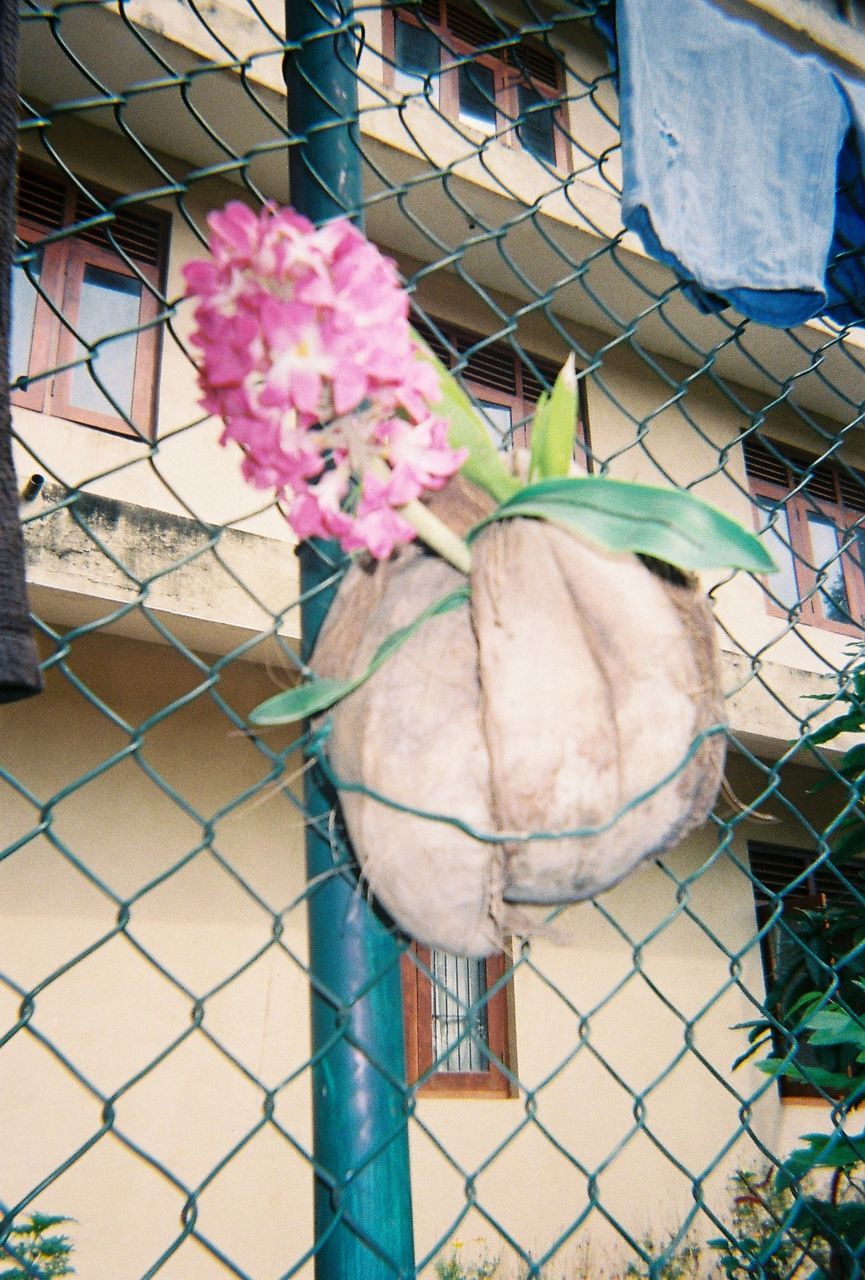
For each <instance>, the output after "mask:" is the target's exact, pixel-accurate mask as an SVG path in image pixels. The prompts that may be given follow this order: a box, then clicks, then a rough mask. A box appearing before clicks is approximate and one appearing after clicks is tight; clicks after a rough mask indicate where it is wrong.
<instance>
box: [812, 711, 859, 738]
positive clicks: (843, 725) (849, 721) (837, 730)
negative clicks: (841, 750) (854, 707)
mask: <svg viewBox="0 0 865 1280" xmlns="http://www.w3.org/2000/svg"><path fill="white" fill-rule="evenodd" d="M862 728H863V724H862V712H861V711H848V712H847V713H846V715H843V716H836V718H835V719H834V720H830V721H829V723H828V724H824V725H822V726H821V728H819V729H815V730H814V732H813V733H809V734H808V742H809V743H813V744H814V745H815V746H819V745H820V743H821V742H831V741H832V739H833V738H837V737H838V736H839V734H842V733H861V732H862Z"/></svg>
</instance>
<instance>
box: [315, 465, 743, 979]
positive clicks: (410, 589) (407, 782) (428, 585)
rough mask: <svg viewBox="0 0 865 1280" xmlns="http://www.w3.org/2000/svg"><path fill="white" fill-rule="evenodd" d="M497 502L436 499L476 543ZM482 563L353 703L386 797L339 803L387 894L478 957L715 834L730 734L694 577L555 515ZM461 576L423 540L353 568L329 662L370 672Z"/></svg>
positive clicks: (432, 933)
mask: <svg viewBox="0 0 865 1280" xmlns="http://www.w3.org/2000/svg"><path fill="white" fill-rule="evenodd" d="M484 506H485V503H484V500H483V497H482V495H478V494H477V492H476V491H474V492H472V491H470V490H469V489H468V487H467V486H466V485H465V483H464V482H463V481H459V482H458V483H455V484H452V485H451V486H449V488H448V491H447V492H446V494H445V495H444V497H442V498H439V499H438V500H437V507H438V512H439V514H444V515H445V517H446V518H447V520H448V523H450V524H451V525H452V527H454V528H456V529H457V530H458V531H459V532H463V531H464V530H465V528H466V527H467V526H468V525H469V524H471V523H473V522H474V521H475V520H477V519H478V518H479V515H480V514H483V511H484ZM472 553H473V561H474V563H473V568H472V575H471V600H470V602H469V603H467V604H466V605H465V606H462V607H460V608H459V609H455V610H453V611H451V612H449V613H445V614H442V615H438V616H435V617H433V618H431V619H430V620H429V621H427V622H425V623H424V625H423V627H422V628H421V629H420V630H419V631H418V632H417V633H416V634H415V635H414V636H412V638H411V639H410V640H408V641H407V642H406V643H405V644H404V645H403V646H402V648H401V649H399V650H398V651H397V652H396V654H395V655H394V656H392V657H391V658H389V659H388V661H387V662H386V663H385V664H384V665H383V666H382V667H380V668H379V670H378V671H377V672H376V674H375V675H374V676H373V677H372V678H371V679H370V680H368V681H367V682H366V683H365V684H363V685H361V686H360V688H358V689H357V690H356V691H355V692H354V693H352V694H351V695H349V696H348V697H347V698H345V699H344V700H343V701H342V702H341V703H339V704H338V705H337V706H336V708H335V709H334V710H333V711H332V712H331V713H330V718H331V721H332V723H331V728H330V733H329V735H328V738H327V754H328V758H329V761H330V763H331V766H332V768H333V771H334V773H335V774H336V776H337V778H338V780H339V781H340V782H341V783H343V784H344V783H352V784H360V785H361V787H363V788H366V789H368V790H369V791H370V792H374V793H375V795H370V794H366V793H365V792H364V791H352V790H342V791H341V796H340V799H341V804H342V808H343V813H344V817H345V821H346V826H347V828H348V832H349V835H350V837H351V841H352V844H353V846H354V849H355V852H356V854H357V857H358V860H359V862H360V864H361V866H362V868H363V872H364V876H365V877H366V879H367V881H368V883H369V885H370V886H371V888H372V891H373V892H374V894H375V895H376V897H377V898H378V900H379V901H380V902H381V903H382V904H383V905H384V906H385V907H386V909H387V910H388V911H389V912H390V914H391V915H392V916H393V918H394V919H395V921H396V922H397V923H398V924H399V925H400V927H401V928H402V929H404V930H405V932H406V933H408V934H410V935H411V936H412V937H414V938H417V939H418V940H419V941H421V942H423V943H426V944H428V945H431V946H436V947H442V948H443V949H445V950H448V951H451V952H455V953H462V954H467V955H477V956H481V955H487V954H489V953H491V952H492V951H494V950H496V949H497V948H498V947H499V946H500V945H501V943H502V939H503V937H504V936H505V935H506V934H507V933H511V932H516V933H523V932H526V931H527V920H528V918H529V916H530V915H534V916H536V915H537V910H536V908H537V905H538V904H553V903H562V902H572V901H575V900H578V899H582V898H590V897H594V896H595V895H596V894H598V893H601V892H602V891H603V890H604V889H607V888H609V887H610V886H612V885H614V884H616V883H617V881H619V880H621V879H622V877H623V876H625V875H627V873H628V872H629V871H631V870H632V869H633V868H634V867H635V866H637V864H638V863H640V862H641V861H642V860H643V859H645V858H650V857H652V856H654V855H657V854H658V853H660V852H662V851H663V850H665V849H668V848H670V847H671V846H672V845H674V844H675V843H676V842H677V841H679V840H680V839H681V838H682V837H683V836H684V835H685V834H686V833H687V832H688V831H690V830H692V829H693V828H694V827H696V826H699V825H700V824H701V823H703V822H704V821H705V819H706V818H707V817H708V815H709V813H710V812H711V810H712V807H713V805H714V803H715V799H716V796H717V793H718V788H719V786H720V782H721V777H722V772H723V765H724V734H723V733H722V732H714V733H711V732H709V731H710V730H718V729H720V728H721V726H722V723H723V711H722V702H721V698H720V693H719V679H718V655H717V650H716V644H715V638H714V623H713V620H712V616H711V613H710V610H709V608H708V605H707V604H706V602H705V600H704V599H703V598H702V596H701V595H700V594H699V593H698V591H697V590H696V587H695V585H694V583H693V582H692V581H691V580H690V579H686V578H685V577H684V576H683V575H680V574H678V573H676V572H675V571H671V570H666V569H665V567H663V566H656V567H652V566H649V565H647V564H646V563H644V562H643V561H642V560H640V559H639V558H638V557H636V556H632V555H609V554H606V553H604V552H602V551H599V550H597V549H595V548H594V547H592V546H590V545H589V544H587V543H586V542H584V541H582V540H581V539H580V538H578V537H576V536H575V535H573V534H571V533H569V532H567V531H565V530H564V529H561V528H557V527H555V526H553V525H551V524H547V523H544V522H541V521H538V520H521V519H512V520H503V521H499V522H497V523H494V524H492V525H489V526H488V527H487V528H486V529H485V530H484V531H483V532H482V533H481V534H480V535H479V537H478V538H477V539H476V541H475V542H474V544H473V548H472ZM464 582H465V579H464V578H463V577H462V576H461V575H460V574H459V573H458V572H457V571H456V570H455V569H453V568H451V566H450V565H448V564H446V563H444V562H443V561H442V560H440V559H438V558H437V557H436V556H434V555H431V554H429V553H428V552H426V551H424V550H423V549H422V548H420V547H418V546H417V545H413V546H411V547H409V548H407V549H403V550H402V551H401V552H400V553H399V554H398V555H396V556H395V557H394V558H392V559H391V560H389V561H387V562H385V563H383V564H378V565H375V566H369V565H366V566H362V565H360V564H356V565H354V566H352V568H351V569H350V570H349V571H348V573H347V575H346V577H345V579H344V581H343V583H342V585H341V587H340V589H339V592H338V594H337V597H336V599H335V601H334V604H333V606H332V608H331V610H330V613H329V615H328V618H327V620H326V622H325V625H324V628H323V630H322V634H321V636H320V638H319V642H318V645H317V647H316V650H315V653H314V654H313V658H312V666H313V669H314V670H315V671H316V673H317V674H318V675H320V676H336V677H345V676H349V675H356V674H360V673H361V672H362V671H363V670H365V669H366V667H367V665H368V664H369V661H370V659H371V657H372V655H373V653H374V652H375V650H376V648H377V647H378V645H379V644H380V643H381V642H382V641H383V640H384V639H385V638H386V637H387V636H388V635H390V634H391V633H392V632H393V631H395V630H396V629H397V628H398V627H401V626H404V625H406V624H407V623H409V622H411V621H412V620H413V619H414V618H416V617H417V615H418V614H419V613H420V612H421V611H422V610H423V609H424V608H425V607H426V606H427V605H429V604H431V603H433V602H434V601H436V600H438V599H440V598H441V597H442V596H444V595H446V594H447V593H449V592H451V591H454V590H455V589H456V588H458V587H459V586H461V585H462V584H464ZM378 797H381V798H378ZM387 801H392V802H395V803H396V804H397V805H401V806H406V807H407V808H409V809H413V810H417V811H420V813H419V814H418V813H408V812H404V811H403V810H401V809H399V808H395V807H392V806H391V805H389V804H388V803H387ZM421 815H428V816H421ZM443 819H444V820H443ZM446 819H456V820H457V821H458V822H460V823H462V824H465V826H467V827H468V828H470V829H471V830H470V831H467V830H465V829H463V828H461V827H460V826H456V825H454V823H453V822H451V821H447V820H446ZM562 833H565V834H562ZM479 837H480V838H479ZM482 837H487V839H483V838H482ZM521 904H533V905H534V910H533V909H532V908H531V907H530V908H529V909H528V910H526V908H525V907H523V906H521Z"/></svg>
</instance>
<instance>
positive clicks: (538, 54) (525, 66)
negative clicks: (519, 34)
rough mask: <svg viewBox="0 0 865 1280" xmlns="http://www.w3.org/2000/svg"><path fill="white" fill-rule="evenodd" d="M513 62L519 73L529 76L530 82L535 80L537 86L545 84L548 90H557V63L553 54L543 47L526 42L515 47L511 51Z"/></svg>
mask: <svg viewBox="0 0 865 1280" xmlns="http://www.w3.org/2000/svg"><path fill="white" fill-rule="evenodd" d="M513 61H514V62H515V64H516V65H517V66H518V67H519V68H520V70H521V71H525V72H526V74H527V75H529V76H531V78H532V80H537V81H538V83H539V84H545V85H547V87H548V88H550V89H558V87H559V64H558V61H557V59H556V56H555V54H553V53H551V52H550V50H549V49H545V48H544V47H543V45H540V44H534V43H533V42H530V41H528V40H527V41H525V42H524V43H521V44H519V45H517V47H516V48H515V49H514V50H513Z"/></svg>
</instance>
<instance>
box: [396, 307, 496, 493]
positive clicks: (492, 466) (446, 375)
mask: <svg viewBox="0 0 865 1280" xmlns="http://www.w3.org/2000/svg"><path fill="white" fill-rule="evenodd" d="M412 337H413V338H414V340H415V342H416V343H417V344H418V346H419V347H420V351H421V356H422V357H423V359H424V360H427V361H428V362H429V363H430V364H431V365H433V367H434V368H435V371H436V373H437V374H438V379H439V390H440V392H441V398H440V400H439V401H438V402H437V403H436V404H435V405H433V406H432V410H433V413H434V414H435V415H436V416H437V417H440V418H446V419H447V421H448V440H449V442H450V444H451V446H452V448H454V449H468V452H469V456H468V458H467V459H466V461H465V462H464V463H463V465H462V468H461V470H460V474H461V475H464V476H465V478H466V479H467V480H470V481H471V482H472V484H476V485H478V487H479V488H481V489H484V490H485V491H486V492H487V493H488V494H490V496H491V497H493V498H495V499H496V501H497V502H502V501H504V499H505V498H509V497H510V496H511V495H512V494H513V493H515V492H516V491H517V489H519V481H518V480H517V479H516V477H515V476H512V475H511V473H510V472H509V471H508V469H507V467H506V466H505V464H504V462H503V461H502V456H501V454H500V453H499V451H498V450H497V449H496V447H495V445H494V444H493V442H492V440H491V439H490V434H489V432H488V431H487V429H486V427H485V426H484V424H483V422H482V421H481V418H480V416H479V414H478V411H477V409H476V408H475V407H474V405H473V404H472V402H471V399H470V398H469V396H468V395H467V394H466V392H465V391H464V390H463V388H462V387H461V386H460V384H459V383H458V382H457V380H456V378H455V377H454V376H453V374H452V373H451V372H450V370H449V369H446V368H445V367H444V365H443V364H442V362H441V360H439V358H438V356H436V355H435V354H434V352H432V351H431V350H430V349H429V347H428V346H427V344H426V343H425V342H424V340H423V338H422V337H421V336H420V334H418V333H416V332H415V331H414V330H412Z"/></svg>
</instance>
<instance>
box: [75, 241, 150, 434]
mask: <svg viewBox="0 0 865 1280" xmlns="http://www.w3.org/2000/svg"><path fill="white" fill-rule="evenodd" d="M140 307H141V284H140V282H139V281H138V280H134V279H132V278H131V277H130V276H125V275H121V274H120V273H119V272H118V271H106V270H105V269H104V268H102V267H93V266H87V267H85V269H84V281H83V284H82V288H81V307H80V309H79V313H78V320H77V323H76V325H75V328H76V330H77V332H78V333H79V334H80V335H81V337H82V338H84V339H85V340H86V341H87V342H97V341H99V340H100V339H105V341H102V342H101V343H100V346H99V348H98V350H97V351H96V353H95V354H94V356H93V370H94V372H95V373H96V374H98V376H99V379H100V381H101V382H102V383H103V384H104V385H105V386H106V387H107V388H108V390H109V391H110V392H111V395H112V396H113V397H114V400H115V401H116V402H117V404H118V405H120V407H121V408H122V409H123V411H124V412H125V413H127V414H129V415H131V413H132V385H133V382H134V378H135V352H136V347H137V343H138V335H137V334H135V333H133V334H131V335H130V336H129V337H125V338H117V339H112V340H111V341H107V339H108V338H110V336H111V334H114V333H122V332H123V331H124V330H126V329H134V328H135V326H136V325H137V324H138V313H139V309H140ZM84 353H85V348H84V347H83V346H82V345H81V344H80V343H79V344H78V346H77V350H76V353H75V354H76V356H79V355H83V354H84ZM71 400H72V403H73V404H74V405H76V406H77V407H78V408H79V409H90V410H92V411H94V412H96V413H108V414H111V415H113V416H114V417H116V416H117V410H116V409H115V408H114V406H113V405H112V404H111V401H110V400H108V399H107V397H106V396H104V395H103V394H102V392H101V391H100V389H99V387H98V386H97V385H96V382H95V381H94V379H93V378H92V377H91V374H90V369H89V367H88V366H87V365H86V364H83V365H79V366H78V368H77V369H75V371H74V373H73V375H72V395H71Z"/></svg>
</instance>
